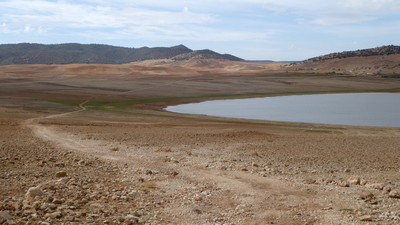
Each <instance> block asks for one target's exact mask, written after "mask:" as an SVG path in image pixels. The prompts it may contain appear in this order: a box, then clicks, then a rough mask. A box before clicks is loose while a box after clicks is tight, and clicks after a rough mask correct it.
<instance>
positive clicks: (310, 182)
mask: <svg viewBox="0 0 400 225" xmlns="http://www.w3.org/2000/svg"><path fill="white" fill-rule="evenodd" d="M304 183H305V184H316V183H317V180H315V179H311V178H307V179H304Z"/></svg>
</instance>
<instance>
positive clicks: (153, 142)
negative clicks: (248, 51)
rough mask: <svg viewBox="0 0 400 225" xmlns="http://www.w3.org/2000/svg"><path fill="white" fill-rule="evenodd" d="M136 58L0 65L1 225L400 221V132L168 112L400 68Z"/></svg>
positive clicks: (328, 86)
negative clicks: (164, 63)
mask: <svg viewBox="0 0 400 225" xmlns="http://www.w3.org/2000/svg"><path fill="white" fill-rule="evenodd" d="M231 66H232V65H231ZM242 66H245V67H246V68H248V69H249V70H251V71H252V73H255V72H254V71H258V70H259V68H258V67H257V68H254V67H253V65H250V64H246V65H242ZM137 67H138V65H135V66H131V65H121V66H107V65H104V66H98V65H65V66H56V65H51V66H43V65H30V66H15V67H1V68H0V224H221V225H222V224H399V223H400V214H399V212H400V194H399V192H400V176H399V174H400V171H399V167H398V162H399V160H400V149H399V146H400V138H399V136H400V130H399V129H388V128H365V127H342V126H324V125H309V124H308V125H307V124H295V123H273V122H259V121H241V120H229V119H221V118H219V119H217V118H207V117H202V116H182V115H176V114H172V113H167V112H162V111H157V110H159V109H160V108H162V106H163V105H165V104H166V102H167V101H169V102H168V104H170V103H171V101H172V100H173V101H177V100H179V101H194V100H199V99H203V98H208V97H213V96H216V97H218V96H219V97H221V96H236V97H237V96H241V97H245V96H248V97H251V96H258V95H276V94H291V93H310V92H313V93H314V92H343V91H396V90H399V88H400V82H399V81H400V80H399V79H394V78H393V79H382V78H375V77H365V78H359V77H352V76H328V75H326V74H319V75H318V74H316V75H313V74H308V75H307V74H290V73H288V74H286V73H281V74H280V75H279V74H274V73H273V74H269V75H268V74H264V73H256V74H252V73H250V72H249V71H245V72H244V74H242V75H241V74H238V73H239V72H238V71H236V72H235V73H234V75H230V74H229V73H231V72H232V71H235V70H238V69H239V71H240V68H242V67H235V66H232V67H230V68H231V69H232V71H231V70H229V71H231V72H229V73H227V71H222V72H224V73H222V72H221V73H220V74H213V73H211V72H202V71H198V70H196V72H190V71H189V70H180V69H179V70H177V69H176V68H174V67H168V70H164V69H162V68H152V67H151V68H150V67H143V68H142V67H140V68H141V69H138V68H137ZM203 68H204V67H203ZM188 71H189V72H190V73H189V72H188ZM281 72H282V71H281ZM232 73H233V72H232ZM199 74H200V75H199ZM282 74H286V75H282ZM111 76H112V79H110V77H111ZM164 101H165V102H164Z"/></svg>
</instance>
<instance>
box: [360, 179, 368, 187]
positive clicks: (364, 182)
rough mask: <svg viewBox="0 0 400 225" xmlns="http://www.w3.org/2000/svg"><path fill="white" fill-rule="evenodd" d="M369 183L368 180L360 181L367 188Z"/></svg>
mask: <svg viewBox="0 0 400 225" xmlns="http://www.w3.org/2000/svg"><path fill="white" fill-rule="evenodd" d="M367 183H368V181H367V180H364V179H361V180H360V185H363V186H365V185H366V184H367Z"/></svg>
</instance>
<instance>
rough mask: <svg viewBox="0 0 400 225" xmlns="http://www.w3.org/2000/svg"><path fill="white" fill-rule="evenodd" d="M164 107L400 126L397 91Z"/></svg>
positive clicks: (249, 116)
mask: <svg viewBox="0 0 400 225" xmlns="http://www.w3.org/2000/svg"><path fill="white" fill-rule="evenodd" d="M166 110H167V111H171V112H177V113H187V114H202V115H209V116H221V117H230V118H241V119H258V120H272V121H287V122H306V123H323V124H342V125H361V126H385V127H400V94H397V93H357V94H320V95H296V96H279V97H267V98H251V99H237V100H216V101H205V102H201V103H193V104H183V105H177V106H169V107H167V108H166Z"/></svg>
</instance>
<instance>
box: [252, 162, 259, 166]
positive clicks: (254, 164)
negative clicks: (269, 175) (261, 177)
mask: <svg viewBox="0 0 400 225" xmlns="http://www.w3.org/2000/svg"><path fill="white" fill-rule="evenodd" d="M251 166H252V167H259V165H258V164H257V163H255V162H253V163H252V164H251Z"/></svg>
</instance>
